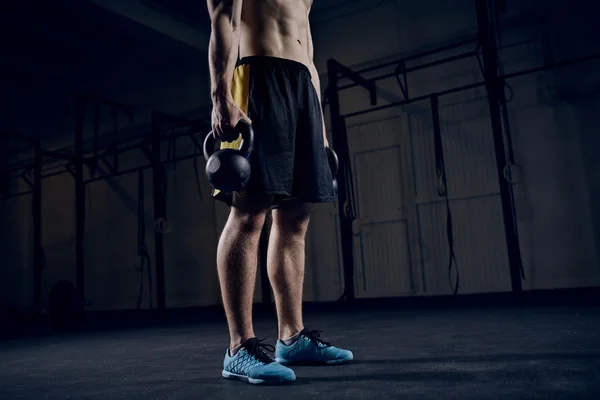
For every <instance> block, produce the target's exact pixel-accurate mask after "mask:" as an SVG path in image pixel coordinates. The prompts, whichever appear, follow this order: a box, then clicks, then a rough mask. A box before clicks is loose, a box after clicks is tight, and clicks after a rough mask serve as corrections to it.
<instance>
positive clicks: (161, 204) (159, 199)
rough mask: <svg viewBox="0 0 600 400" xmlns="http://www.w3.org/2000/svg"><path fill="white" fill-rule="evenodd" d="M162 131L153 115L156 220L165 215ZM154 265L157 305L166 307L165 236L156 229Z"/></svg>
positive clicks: (153, 183)
mask: <svg viewBox="0 0 600 400" xmlns="http://www.w3.org/2000/svg"><path fill="white" fill-rule="evenodd" d="M161 136H162V135H161V131H160V127H159V126H158V119H157V117H156V115H154V114H153V115H152V132H151V140H152V143H151V146H152V192H153V200H154V220H155V221H158V220H159V219H162V218H164V217H165V214H166V204H165V193H164V191H163V190H164V184H165V169H164V165H163V163H162V162H161V146H160V144H161ZM154 267H155V273H156V306H157V307H158V308H159V309H164V308H165V306H166V300H165V249H164V238H163V234H162V233H161V232H158V231H157V230H155V231H154Z"/></svg>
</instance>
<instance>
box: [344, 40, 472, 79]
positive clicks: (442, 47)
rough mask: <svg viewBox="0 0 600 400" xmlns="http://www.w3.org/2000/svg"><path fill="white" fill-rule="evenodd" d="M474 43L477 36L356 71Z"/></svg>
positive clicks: (378, 67)
mask: <svg viewBox="0 0 600 400" xmlns="http://www.w3.org/2000/svg"><path fill="white" fill-rule="evenodd" d="M473 43H477V40H476V38H475V37H473V38H470V39H465V40H461V41H460V42H456V43H451V44H447V45H445V46H440V47H436V48H435V49H431V50H426V51H422V52H420V53H417V54H413V55H410V56H407V57H402V58H399V59H396V60H393V61H388V62H385V63H381V64H377V65H373V66H371V67H366V68H363V69H359V70H358V71H356V73H357V74H363V73H365V72H371V71H376V70H378V69H383V68H386V67H390V66H392V65H396V64H401V63H404V62H406V61H412V60H416V59H418V58H423V57H427V56H430V55H432V54H437V53H441V52H442V51H447V50H452V49H456V48H458V47H462V46H466V45H468V44H473Z"/></svg>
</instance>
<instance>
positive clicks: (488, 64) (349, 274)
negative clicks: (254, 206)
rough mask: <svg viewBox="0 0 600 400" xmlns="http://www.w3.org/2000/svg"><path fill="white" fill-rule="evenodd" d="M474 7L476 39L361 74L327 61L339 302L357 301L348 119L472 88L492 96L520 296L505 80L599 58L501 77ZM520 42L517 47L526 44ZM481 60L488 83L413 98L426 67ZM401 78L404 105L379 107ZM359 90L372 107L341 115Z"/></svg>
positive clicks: (484, 11) (490, 32)
mask: <svg viewBox="0 0 600 400" xmlns="http://www.w3.org/2000/svg"><path fill="white" fill-rule="evenodd" d="M475 8H476V11H477V23H478V34H477V35H476V36H475V37H473V38H472V39H468V40H463V41H460V42H457V43H454V44H450V45H446V46H443V47H439V48H436V49H433V50H428V51H425V52H422V53H418V54H414V55H411V56H409V57H404V58H400V59H397V60H394V61H390V62H386V63H383V64H379V65H376V66H373V67H369V68H364V69H361V70H359V71H352V70H351V69H350V68H348V67H346V66H344V65H343V64H341V63H340V62H338V61H336V60H334V59H330V60H328V62H327V75H328V78H329V82H328V87H327V90H326V96H327V99H328V104H329V112H330V120H331V121H330V123H331V130H332V136H333V143H332V147H333V148H334V150H335V151H336V152H337V153H338V156H339V159H340V170H339V176H338V184H339V188H340V189H339V198H338V208H339V225H340V234H341V244H342V265H343V269H344V291H343V294H342V297H341V298H340V300H345V301H349V302H351V301H354V300H355V294H354V252H353V239H352V237H353V233H352V223H353V215H352V212H353V211H352V210H351V209H350V203H349V202H348V201H349V197H350V196H352V193H353V188H352V181H351V171H350V163H349V159H350V155H349V148H348V137H347V132H346V120H347V119H348V118H352V117H355V116H359V115H364V114H369V113H373V112H376V111H381V110H385V109H389V108H394V107H399V106H403V105H408V104H412V103H416V102H420V101H427V100H431V99H432V98H435V99H439V98H440V97H442V96H446V95H450V94H454V93H459V92H463V91H466V90H470V89H475V88H480V87H485V88H486V91H487V97H488V106H489V110H490V117H491V125H492V133H493V142H494V150H495V153H496V170H497V173H498V181H499V185H500V195H501V201H502V213H503V218H504V229H505V239H506V245H507V252H508V258H509V266H510V276H511V284H512V291H513V293H514V294H515V295H516V297H517V298H520V297H521V294H522V291H523V288H522V285H521V282H522V281H521V278H522V261H521V254H520V248H519V240H518V237H517V226H516V221H515V207H514V202H513V199H512V184H511V183H510V182H509V180H508V179H507V178H506V177H505V170H506V162H507V154H506V150H505V146H506V142H505V140H510V138H506V136H507V134H508V135H509V132H505V127H503V123H502V115H501V109H500V105H501V104H503V103H504V102H505V98H504V85H505V81H506V80H507V79H511V78H515V77H520V76H524V75H529V74H532V73H536V72H541V71H546V70H551V69H556V68H560V67H564V66H567V65H573V64H577V63H584V62H588V61H592V60H596V59H600V54H592V55H589V56H586V57H580V58H575V59H570V60H566V61H562V62H558V63H554V64H551V65H542V66H539V67H535V68H530V69H525V70H521V71H517V72H513V73H510V74H504V75H501V74H499V72H498V71H499V56H498V48H497V44H496V39H495V37H496V36H495V35H496V32H495V30H494V26H493V24H491V23H490V21H489V15H488V0H475ZM524 43H526V42H523V43H517V44H516V45H520V44H524ZM470 44H472V45H475V46H476V47H475V49H474V50H473V51H468V52H461V53H459V54H457V55H453V56H449V57H445V58H441V59H439V60H437V61H433V62H426V63H423V64H421V65H418V66H415V67H411V68H406V67H405V65H406V62H407V61H415V60H418V59H421V58H424V57H426V56H431V55H435V54H438V53H441V52H445V51H449V50H454V49H459V48H461V47H464V46H467V45H470ZM478 56H481V58H482V60H483V63H482V70H483V75H484V79H483V80H482V81H480V82H476V83H472V84H468V85H463V86H459V87H455V88H451V89H447V90H443V91H439V92H436V93H429V94H426V95H422V96H417V97H410V96H409V90H408V76H407V75H408V73H409V72H414V71H418V70H421V69H425V68H430V67H433V66H437V65H442V64H446V63H449V62H453V61H456V60H460V59H465V58H468V57H478ZM394 65H395V66H396V70H395V72H394V73H387V72H381V71H382V70H384V69H385V68H389V67H390V66H394ZM378 71H379V72H380V73H379V74H378V75H376V76H374V77H370V78H365V77H364V76H363V74H365V73H373V72H378ZM400 76H402V81H400V80H399V83H400V86H401V91H402V94H403V96H404V99H403V100H400V101H396V102H392V103H389V104H385V105H377V93H376V91H377V88H376V86H375V82H376V81H379V80H382V79H387V78H391V77H398V78H399V77H400ZM343 78H346V79H350V80H351V81H352V83H349V84H345V85H340V80H341V79H343ZM357 86H361V87H363V88H364V89H366V90H367V91H368V92H369V96H370V99H371V105H372V107H370V108H367V109H363V110H360V111H355V112H350V113H346V114H342V111H341V107H340V92H341V91H342V90H346V89H349V88H353V87H357Z"/></svg>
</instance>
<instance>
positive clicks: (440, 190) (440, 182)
mask: <svg viewBox="0 0 600 400" xmlns="http://www.w3.org/2000/svg"><path fill="white" fill-rule="evenodd" d="M435 189H436V191H437V194H438V196H440V197H444V196H447V195H448V188H447V187H446V182H445V181H444V176H443V175H441V176H438V179H437V184H436V185H435Z"/></svg>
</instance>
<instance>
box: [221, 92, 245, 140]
mask: <svg viewBox="0 0 600 400" xmlns="http://www.w3.org/2000/svg"><path fill="white" fill-rule="evenodd" d="M240 120H245V121H247V122H248V123H252V121H250V118H248V116H247V115H246V114H245V113H244V112H243V111H242V110H241V109H240V108H239V107H238V106H237V104H235V102H234V101H233V99H232V98H228V99H223V101H215V102H213V109H212V131H213V136H214V137H215V139H217V140H219V141H221V142H233V141H234V140H236V139H237V138H238V137H239V135H240V132H239V131H237V130H236V126H237V124H238V123H239V122H240Z"/></svg>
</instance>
